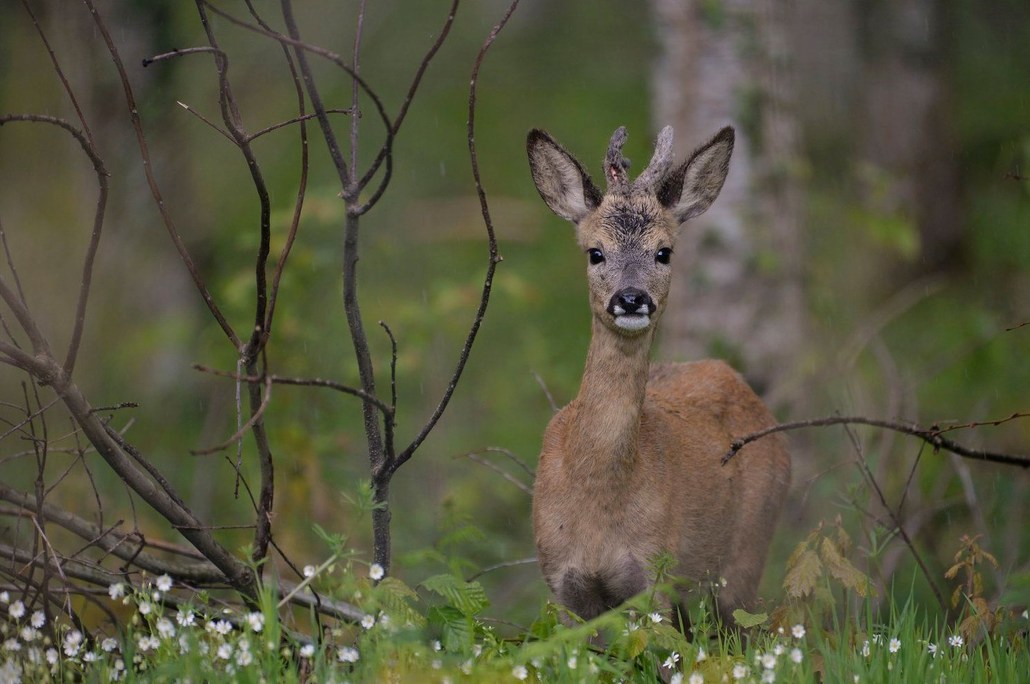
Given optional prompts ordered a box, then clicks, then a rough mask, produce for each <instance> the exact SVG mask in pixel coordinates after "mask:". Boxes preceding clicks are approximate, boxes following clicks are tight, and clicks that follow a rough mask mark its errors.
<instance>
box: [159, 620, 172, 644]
mask: <svg viewBox="0 0 1030 684" xmlns="http://www.w3.org/2000/svg"><path fill="white" fill-rule="evenodd" d="M157 633H158V634H160V635H161V638H162V639H171V638H172V637H173V636H175V625H173V624H172V621H171V620H169V619H168V618H166V617H163V618H158V620H157Z"/></svg>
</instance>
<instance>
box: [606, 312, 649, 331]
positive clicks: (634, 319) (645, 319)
mask: <svg viewBox="0 0 1030 684" xmlns="http://www.w3.org/2000/svg"><path fill="white" fill-rule="evenodd" d="M619 308H620V307H616V311H618V309H619ZM650 324H651V317H650V316H648V315H647V314H622V315H621V316H620V315H616V316H615V325H617V326H618V327H620V328H622V329H623V330H643V329H644V328H646V327H647V326H648V325H650Z"/></svg>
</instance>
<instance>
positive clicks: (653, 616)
mask: <svg viewBox="0 0 1030 684" xmlns="http://www.w3.org/2000/svg"><path fill="white" fill-rule="evenodd" d="M661 621H662V614H661V613H659V612H657V611H656V612H654V613H651V622H653V623H654V624H656V625H657V624H658V623H659V622H661Z"/></svg>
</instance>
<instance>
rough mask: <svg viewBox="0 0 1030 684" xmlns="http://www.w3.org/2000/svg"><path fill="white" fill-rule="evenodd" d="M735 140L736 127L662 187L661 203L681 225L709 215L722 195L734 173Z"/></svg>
mask: <svg viewBox="0 0 1030 684" xmlns="http://www.w3.org/2000/svg"><path fill="white" fill-rule="evenodd" d="M733 139H734V135H733V128H732V127H730V126H727V127H726V128H724V129H722V130H721V131H719V132H718V133H717V134H716V136H715V137H714V138H712V139H711V140H710V141H708V142H707V143H705V144H704V145H702V146H701V147H699V148H697V150H695V151H694V154H692V155H690V158H689V159H687V161H685V162H683V164H681V165H680V166H678V167H676V168H675V169H674V170H673V171H672V172H671V173H670V174H669V175H668V176H666V177H665V179H664V180H663V181H662V182H661V183H660V184H659V185H658V190H657V192H656V193H655V194H656V195H657V197H658V201H659V202H661V203H662V205H663V206H664V207H665V208H667V209H670V210H672V213H673V214H674V215H675V216H676V218H677V220H679V222H680V223H683V222H684V221H686V220H687V219H692V218H694V217H695V216H700V215H701V214H703V213H705V211H706V210H707V209H708V207H710V206H712V202H714V201H715V198H716V197H718V196H719V191H721V190H722V184H723V183H724V182H725V181H726V174H727V173H728V172H729V170H730V155H732V154H733Z"/></svg>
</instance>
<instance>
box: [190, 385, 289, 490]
mask: <svg viewBox="0 0 1030 684" xmlns="http://www.w3.org/2000/svg"><path fill="white" fill-rule="evenodd" d="M271 400H272V382H271V380H270V379H269V378H267V377H266V378H265V394H264V396H263V397H262V398H261V404H260V405H259V406H258V407H257V409H256V410H255V411H253V412H252V413H251V415H250V418H248V419H247V422H245V423H244V424H243V425H241V426H240V427H239V429H238V430H236V432H234V433H233V435H232V437H230V438H229V439H227V440H225V441H224V442H222V443H221V444H217V445H215V446H212V447H207V448H206V449H193V450H191V451H190V453H191V454H193V455H194V456H209V455H211V454H215V453H218V452H219V451H224V450H225V449H228V448H229V447H231V446H232V445H233V444H236V443H238V442H240V441H241V440H242V439H243V436H244V435H245V434H246V433H247V431H248V430H250V428H252V427H253V426H254V424H255V423H257V422H258V421H259V420H261V417H262V416H263V415H264V414H265V409H267V408H268V402H269V401H271ZM236 472H237V474H239V464H238V463H237V467H236Z"/></svg>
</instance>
